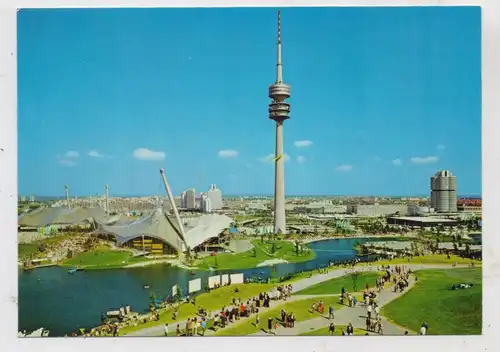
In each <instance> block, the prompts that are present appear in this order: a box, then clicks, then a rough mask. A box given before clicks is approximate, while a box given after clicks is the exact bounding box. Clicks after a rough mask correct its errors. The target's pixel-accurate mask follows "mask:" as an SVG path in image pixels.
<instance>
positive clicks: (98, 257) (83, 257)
mask: <svg viewBox="0 0 500 352" xmlns="http://www.w3.org/2000/svg"><path fill="white" fill-rule="evenodd" d="M139 260H144V259H143V258H138V259H136V258H133V257H132V256H131V252H130V251H127V250H120V251H118V250H112V249H110V248H107V247H100V248H98V249H96V250H94V251H90V252H82V253H79V254H77V255H75V256H74V257H73V258H70V259H68V260H66V261H65V262H64V263H63V265H65V266H66V265H67V266H80V267H81V268H85V269H112V268H116V267H123V266H124V265H127V264H130V263H131V262H136V261H139Z"/></svg>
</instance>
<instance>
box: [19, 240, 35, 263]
mask: <svg viewBox="0 0 500 352" xmlns="http://www.w3.org/2000/svg"><path fill="white" fill-rule="evenodd" d="M39 246H40V245H38V244H36V243H23V244H19V245H18V246H17V253H18V254H17V256H18V258H19V259H21V260H23V261H24V260H26V259H29V258H31V257H32V256H33V255H34V254H36V253H38V247H39Z"/></svg>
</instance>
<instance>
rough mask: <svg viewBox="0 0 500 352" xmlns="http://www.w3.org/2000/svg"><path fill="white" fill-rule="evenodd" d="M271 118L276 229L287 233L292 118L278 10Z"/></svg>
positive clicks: (270, 107)
mask: <svg viewBox="0 0 500 352" xmlns="http://www.w3.org/2000/svg"><path fill="white" fill-rule="evenodd" d="M268 96H269V98H271V99H272V101H271V104H269V118H270V119H271V120H273V121H275V122H276V154H275V158H274V165H275V170H274V231H275V233H286V218H285V157H284V155H283V122H284V121H285V120H287V119H289V118H290V116H289V114H290V104H288V103H286V102H285V100H286V99H288V98H290V86H289V85H288V84H285V83H284V82H283V65H282V63H281V13H280V11H278V42H277V60H276V82H275V83H273V84H272V85H270V86H269V94H268Z"/></svg>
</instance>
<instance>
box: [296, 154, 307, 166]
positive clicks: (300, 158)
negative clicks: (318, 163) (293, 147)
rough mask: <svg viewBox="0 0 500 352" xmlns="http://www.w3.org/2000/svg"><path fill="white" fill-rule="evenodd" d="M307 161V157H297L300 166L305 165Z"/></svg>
mask: <svg viewBox="0 0 500 352" xmlns="http://www.w3.org/2000/svg"><path fill="white" fill-rule="evenodd" d="M306 161H307V159H306V157H305V156H302V155H299V156H298V157H297V162H298V163H299V164H303V163H305V162H306Z"/></svg>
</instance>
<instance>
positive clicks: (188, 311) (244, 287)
mask: <svg viewBox="0 0 500 352" xmlns="http://www.w3.org/2000/svg"><path fill="white" fill-rule="evenodd" d="M235 287H238V290H239V292H238V293H235V292H234V288H235ZM271 288H272V285H271V284H239V285H231V286H224V287H221V288H218V289H216V290H214V291H212V292H209V293H202V294H200V295H199V296H196V306H195V305H193V304H191V303H186V304H182V305H181V306H180V308H179V315H178V317H177V321H183V320H185V319H187V318H190V317H194V316H195V315H196V311H197V307H200V306H201V307H203V308H205V309H206V310H208V311H210V312H215V311H217V312H218V311H220V309H221V308H222V306H228V305H231V304H232V300H233V297H234V298H240V299H241V300H243V301H246V300H248V299H249V298H252V297H255V296H257V295H258V294H259V293H260V292H267V291H269V290H270V289H271ZM165 323H169V325H171V329H175V328H174V327H175V326H176V325H177V323H176V322H175V321H174V320H172V312H167V313H163V314H160V320H159V321H151V322H147V323H145V324H140V325H138V326H128V327H125V328H123V329H122V330H120V335H124V334H128V333H130V332H132V331H136V330H142V329H145V328H148V327H152V326H155V325H159V324H165ZM181 328H184V327H183V326H181Z"/></svg>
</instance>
